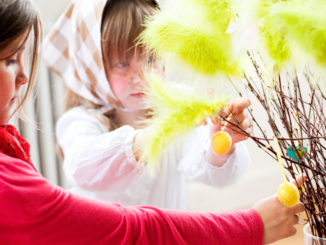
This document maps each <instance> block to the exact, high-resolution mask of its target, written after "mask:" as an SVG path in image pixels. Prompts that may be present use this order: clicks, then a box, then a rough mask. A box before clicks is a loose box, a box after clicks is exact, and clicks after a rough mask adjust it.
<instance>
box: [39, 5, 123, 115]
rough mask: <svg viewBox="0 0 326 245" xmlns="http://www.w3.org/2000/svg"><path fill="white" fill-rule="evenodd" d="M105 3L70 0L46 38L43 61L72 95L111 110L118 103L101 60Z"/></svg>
mask: <svg viewBox="0 0 326 245" xmlns="http://www.w3.org/2000/svg"><path fill="white" fill-rule="evenodd" d="M105 4H106V0H73V1H72V2H71V3H70V5H69V6H68V8H67V9H66V11H65V12H64V13H63V14H62V15H61V16H60V18H59V19H58V21H57V23H56V24H55V26H54V28H53V29H52V30H51V32H50V33H49V35H48V36H47V38H46V40H45V43H44V47H43V58H44V60H45V62H46V63H47V65H48V66H49V67H50V68H51V69H52V70H53V71H55V72H56V73H57V74H58V75H59V76H60V77H62V78H63V80H64V81H65V83H66V85H67V86H68V87H69V88H70V89H72V90H73V91H74V92H75V93H77V94H78V95H80V96H82V97H83V98H85V99H87V100H90V101H92V102H93V103H95V104H98V105H102V106H103V109H105V110H110V109H112V108H113V107H115V105H118V102H117V100H116V97H115V96H114V94H113V92H112V90H111V88H110V85H109V82H108V80H107V77H106V74H105V70H104V64H103V59H102V49H101V20H102V13H103V10H104V7H105Z"/></svg>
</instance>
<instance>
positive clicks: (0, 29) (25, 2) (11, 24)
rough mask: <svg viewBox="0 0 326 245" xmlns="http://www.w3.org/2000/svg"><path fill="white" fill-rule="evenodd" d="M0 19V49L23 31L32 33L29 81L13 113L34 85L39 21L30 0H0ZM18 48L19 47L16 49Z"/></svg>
mask: <svg viewBox="0 0 326 245" xmlns="http://www.w3.org/2000/svg"><path fill="white" fill-rule="evenodd" d="M0 19H1V21H0V50H2V49H5V48H6V47H7V46H8V45H9V44H10V43H11V42H12V41H14V40H16V39H17V38H18V37H20V36H21V35H22V34H23V33H24V32H25V31H27V30H30V33H33V40H32V42H33V44H32V45H33V47H32V55H31V60H30V72H29V83H28V86H27V89H26V92H25V94H24V96H23V98H22V99H21V101H20V102H19V103H18V106H17V108H16V109H15V111H14V113H15V112H17V111H19V110H20V109H21V108H22V106H23V105H24V103H25V102H26V100H27V98H28V96H29V94H30V93H31V91H32V88H33V85H34V81H35V77H36V70H37V64H38V58H39V47H40V42H41V38H42V37H41V36H42V31H41V30H42V28H41V21H40V17H39V13H38V11H37V10H36V9H35V7H34V6H33V4H32V2H31V1H30V0H0ZM30 36H31V35H30ZM19 49H20V47H19V48H18V49H17V51H18V50H19ZM17 51H16V52H17Z"/></svg>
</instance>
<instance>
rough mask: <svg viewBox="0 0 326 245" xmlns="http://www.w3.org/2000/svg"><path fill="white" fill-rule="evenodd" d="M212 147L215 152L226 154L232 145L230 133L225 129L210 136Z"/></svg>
mask: <svg viewBox="0 0 326 245" xmlns="http://www.w3.org/2000/svg"><path fill="white" fill-rule="evenodd" d="M211 144H212V148H213V150H214V152H215V153H216V154H219V155H224V154H226V153H227V152H228V151H229V150H230V148H231V146H232V138H231V135H230V134H229V133H227V132H225V131H219V132H217V133H216V134H214V136H213V137H212V143H211Z"/></svg>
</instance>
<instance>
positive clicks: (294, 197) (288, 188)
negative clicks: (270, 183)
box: [277, 182, 300, 207]
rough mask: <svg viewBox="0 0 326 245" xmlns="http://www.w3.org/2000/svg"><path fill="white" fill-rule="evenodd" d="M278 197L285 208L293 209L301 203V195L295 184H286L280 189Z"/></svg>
mask: <svg viewBox="0 0 326 245" xmlns="http://www.w3.org/2000/svg"><path fill="white" fill-rule="evenodd" d="M277 197H278V199H279V200H280V202H281V203H283V204H284V205H285V206H287V207H293V206H295V205H296V204H297V203H298V202H299V200H300V193H299V190H298V188H297V187H296V186H295V185H294V184H292V183H289V182H286V183H283V184H281V185H280V186H279V187H278V189H277Z"/></svg>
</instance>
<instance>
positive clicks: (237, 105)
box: [227, 98, 251, 114]
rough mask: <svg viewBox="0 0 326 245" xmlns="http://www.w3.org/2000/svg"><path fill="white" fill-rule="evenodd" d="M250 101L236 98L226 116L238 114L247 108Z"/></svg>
mask: <svg viewBox="0 0 326 245" xmlns="http://www.w3.org/2000/svg"><path fill="white" fill-rule="evenodd" d="M250 104H251V101H250V100H249V99H248V98H237V99H235V100H233V101H232V102H231V104H230V106H229V108H228V110H227V113H228V114H231V113H232V114H238V113H240V112H241V111H243V110H244V109H246V108H248V107H249V106H250Z"/></svg>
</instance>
